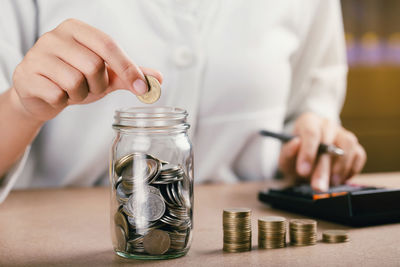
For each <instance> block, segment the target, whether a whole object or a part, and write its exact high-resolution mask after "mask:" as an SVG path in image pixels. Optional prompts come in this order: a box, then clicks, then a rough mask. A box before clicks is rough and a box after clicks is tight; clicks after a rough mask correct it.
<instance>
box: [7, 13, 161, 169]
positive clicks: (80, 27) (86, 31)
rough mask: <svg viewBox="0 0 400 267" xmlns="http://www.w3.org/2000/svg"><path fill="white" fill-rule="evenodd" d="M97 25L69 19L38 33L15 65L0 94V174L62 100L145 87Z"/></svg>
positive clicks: (77, 100) (135, 68)
mask: <svg viewBox="0 0 400 267" xmlns="http://www.w3.org/2000/svg"><path fill="white" fill-rule="evenodd" d="M143 73H146V74H149V75H152V76H154V77H156V78H157V79H158V80H159V81H160V82H162V77H161V74H160V73H159V72H157V71H155V70H152V69H147V68H139V67H138V66H137V65H136V64H134V63H133V62H132V61H131V60H130V59H129V58H128V57H127V56H126V54H125V53H124V52H123V50H122V49H121V48H120V47H119V46H118V45H117V44H116V43H115V42H114V41H113V40H112V38H111V37H110V36H108V35H106V34H105V33H103V32H101V31H99V30H98V29H96V28H94V27H91V26H89V25H87V24H85V23H83V22H80V21H77V20H74V19H69V20H66V21H65V22H63V23H61V24H60V25H59V26H58V27H57V28H55V29H54V30H52V31H50V32H48V33H46V34H44V35H43V36H41V37H40V38H39V39H38V41H37V42H36V43H35V44H34V46H33V47H32V48H31V49H29V51H28V52H27V53H26V55H25V56H24V58H23V59H22V61H21V62H20V63H19V65H18V66H17V67H16V68H15V70H14V73H13V83H12V86H11V89H9V90H7V91H6V92H4V93H3V94H1V95H0V126H1V128H2V131H1V132H0V155H1V158H0V176H1V175H3V174H5V173H6V172H7V170H8V169H9V168H10V166H11V165H12V164H13V163H14V162H15V161H16V160H17V159H18V158H19V157H20V156H21V155H22V153H23V151H24V150H25V148H26V147H27V145H29V144H30V142H31V141H32V140H33V138H34V137H35V136H36V134H37V132H38V130H39V129H40V127H41V126H42V125H43V124H44V123H45V122H46V121H47V120H50V119H52V118H54V117H55V116H57V115H58V114H59V113H60V112H61V111H62V110H63V109H64V108H65V107H67V106H68V105H75V104H88V103H91V102H94V101H97V100H99V99H101V98H102V97H104V96H105V95H107V94H108V93H110V92H112V91H115V90H118V89H126V90H130V91H131V92H132V93H134V94H137V95H140V94H143V93H145V92H146V91H147V85H146V82H145V78H144V74H143Z"/></svg>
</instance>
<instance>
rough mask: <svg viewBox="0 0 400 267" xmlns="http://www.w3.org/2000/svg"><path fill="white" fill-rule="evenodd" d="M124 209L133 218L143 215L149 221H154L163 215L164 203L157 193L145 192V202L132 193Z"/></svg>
mask: <svg viewBox="0 0 400 267" xmlns="http://www.w3.org/2000/svg"><path fill="white" fill-rule="evenodd" d="M144 204H145V205H144ZM125 210H126V211H127V212H128V213H129V215H132V217H134V218H139V219H141V218H143V217H145V218H146V219H147V220H149V221H156V220H158V219H160V218H161V217H162V216H163V215H164V213H165V203H164V200H163V199H162V197H161V196H160V195H159V194H154V193H151V192H149V193H147V196H146V198H145V203H144V202H143V201H140V200H139V199H138V198H137V197H136V196H135V195H134V194H132V195H131V196H130V197H129V200H128V203H127V204H126V208H125Z"/></svg>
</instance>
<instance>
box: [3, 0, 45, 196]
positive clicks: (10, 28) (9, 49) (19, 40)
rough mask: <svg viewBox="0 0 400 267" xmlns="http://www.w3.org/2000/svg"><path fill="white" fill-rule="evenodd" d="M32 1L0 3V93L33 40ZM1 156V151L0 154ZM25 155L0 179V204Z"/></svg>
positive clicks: (19, 170)
mask: <svg viewBox="0 0 400 267" xmlns="http://www.w3.org/2000/svg"><path fill="white" fill-rule="evenodd" d="M36 8H37V7H36V1H33V0H32V1H25V0H1V8H0V93H3V92H4V91H6V90H7V89H9V88H10V87H11V84H12V74H13V72H14V69H15V67H16V66H17V65H18V64H19V63H20V62H21V60H22V59H23V57H24V55H25V53H26V52H27V51H28V50H29V48H31V47H32V46H33V44H34V43H35V40H36V36H37V16H36V14H37V10H36ZM0 153H1V151H0ZM28 154H29V147H28V148H27V149H26V151H25V153H24V155H23V156H22V158H21V159H20V160H19V161H18V162H16V163H15V164H14V166H13V167H12V168H11V169H10V171H9V172H8V173H7V174H5V176H3V177H2V178H1V179H0V203H1V202H3V201H4V199H5V198H6V197H7V195H8V193H9V191H10V190H11V189H12V187H13V185H14V184H15V182H16V180H17V179H18V176H19V175H20V174H21V172H22V170H23V168H24V165H25V162H26V159H27V157H28Z"/></svg>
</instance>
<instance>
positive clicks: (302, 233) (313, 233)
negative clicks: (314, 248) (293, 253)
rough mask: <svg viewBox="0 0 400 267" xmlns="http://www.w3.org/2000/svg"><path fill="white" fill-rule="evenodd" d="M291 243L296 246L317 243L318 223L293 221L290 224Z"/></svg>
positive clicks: (300, 220)
mask: <svg viewBox="0 0 400 267" xmlns="http://www.w3.org/2000/svg"><path fill="white" fill-rule="evenodd" d="M289 235H290V243H291V244H292V245H294V246H310V245H315V244H316V243H317V221H315V220H308V219H293V220H290V224H289Z"/></svg>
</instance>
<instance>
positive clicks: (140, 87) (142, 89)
mask: <svg viewBox="0 0 400 267" xmlns="http://www.w3.org/2000/svg"><path fill="white" fill-rule="evenodd" d="M133 89H134V90H135V92H136V93H137V94H138V95H143V94H145V93H146V92H147V86H146V83H145V82H144V81H142V80H141V79H137V80H136V81H134V82H133Z"/></svg>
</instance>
